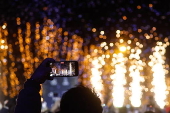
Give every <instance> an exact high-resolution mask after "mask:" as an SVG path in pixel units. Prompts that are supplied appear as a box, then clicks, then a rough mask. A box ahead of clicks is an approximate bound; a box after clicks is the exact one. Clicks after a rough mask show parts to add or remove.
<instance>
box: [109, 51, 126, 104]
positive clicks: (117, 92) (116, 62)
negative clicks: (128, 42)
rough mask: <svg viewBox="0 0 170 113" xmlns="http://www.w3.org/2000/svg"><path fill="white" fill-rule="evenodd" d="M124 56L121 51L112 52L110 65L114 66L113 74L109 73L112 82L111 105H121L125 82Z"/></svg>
mask: <svg viewBox="0 0 170 113" xmlns="http://www.w3.org/2000/svg"><path fill="white" fill-rule="evenodd" d="M126 60H127V59H126V58H125V57H124V56H123V54H122V53H118V54H113V58H112V65H113V66H114V69H115V71H114V74H113V75H111V79H112V84H113V91H112V96H113V105H114V106H115V107H122V106H123V104H124V99H125V95H124V92H125V89H124V85H125V84H126V79H125V73H126V66H125V62H126Z"/></svg>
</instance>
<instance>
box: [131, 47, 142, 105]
mask: <svg viewBox="0 0 170 113" xmlns="http://www.w3.org/2000/svg"><path fill="white" fill-rule="evenodd" d="M141 52H142V50H141V49H140V48H139V47H138V48H136V49H133V50H132V51H131V54H130V55H129V60H130V64H131V65H130V67H129V72H130V73H129V76H130V77H132V82H131V83H130V89H131V97H130V100H131V104H132V106H134V107H140V105H141V97H142V87H141V84H140V82H142V81H144V78H142V77H141V74H140V73H141V71H142V70H143V66H144V63H143V62H142V60H140V54H141Z"/></svg>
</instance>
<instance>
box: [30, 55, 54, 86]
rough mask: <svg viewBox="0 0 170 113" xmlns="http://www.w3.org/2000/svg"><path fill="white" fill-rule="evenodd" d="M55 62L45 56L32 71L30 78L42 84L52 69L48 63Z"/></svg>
mask: <svg viewBox="0 0 170 113" xmlns="http://www.w3.org/2000/svg"><path fill="white" fill-rule="evenodd" d="M52 62H55V60H54V59H52V58H46V59H45V60H44V61H43V62H42V63H41V64H40V65H39V66H38V68H37V69H36V70H35V71H34V73H33V75H32V76H31V79H33V80H34V81H36V82H37V83H39V84H42V83H44V82H45V80H47V79H48V77H49V75H50V72H51V71H52V69H51V67H50V65H49V63H52Z"/></svg>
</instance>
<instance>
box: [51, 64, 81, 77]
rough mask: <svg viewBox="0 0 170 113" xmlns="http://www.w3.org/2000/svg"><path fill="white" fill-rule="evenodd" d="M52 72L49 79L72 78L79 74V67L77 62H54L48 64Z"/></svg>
mask: <svg viewBox="0 0 170 113" xmlns="http://www.w3.org/2000/svg"><path fill="white" fill-rule="evenodd" d="M50 66H51V68H52V72H51V73H50V76H51V77H74V76H78V74H79V67H78V62H77V61H56V62H55V63H50Z"/></svg>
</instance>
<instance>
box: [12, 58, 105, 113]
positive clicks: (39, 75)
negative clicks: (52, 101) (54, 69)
mask: <svg viewBox="0 0 170 113" xmlns="http://www.w3.org/2000/svg"><path fill="white" fill-rule="evenodd" d="M50 62H55V60H54V59H52V58H47V59H45V60H44V61H43V62H42V63H41V64H40V65H39V67H38V68H37V69H36V70H35V72H34V73H33V75H32V76H31V78H30V79H28V80H27V81H26V82H25V84H24V89H22V90H21V91H20V93H19V95H18V99H17V105H16V108H15V113H41V96H40V94H39V91H40V84H42V83H44V82H45V81H46V80H47V79H48V77H49V75H50V72H51V68H50V67H49V66H48V65H47V64H48V63H50ZM59 113H102V107H101V101H100V99H99V98H98V97H97V95H96V93H95V92H93V91H92V90H91V89H89V88H87V87H84V86H76V87H74V88H71V89H69V90H68V91H67V92H65V93H64V94H63V96H62V98H61V103H60V111H59Z"/></svg>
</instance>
